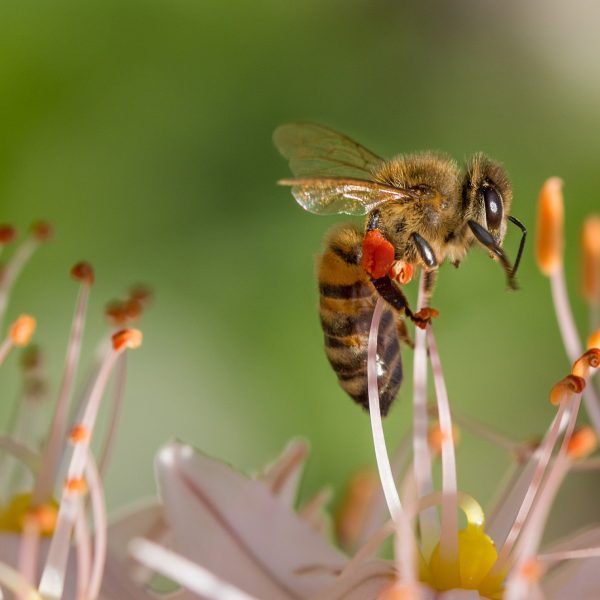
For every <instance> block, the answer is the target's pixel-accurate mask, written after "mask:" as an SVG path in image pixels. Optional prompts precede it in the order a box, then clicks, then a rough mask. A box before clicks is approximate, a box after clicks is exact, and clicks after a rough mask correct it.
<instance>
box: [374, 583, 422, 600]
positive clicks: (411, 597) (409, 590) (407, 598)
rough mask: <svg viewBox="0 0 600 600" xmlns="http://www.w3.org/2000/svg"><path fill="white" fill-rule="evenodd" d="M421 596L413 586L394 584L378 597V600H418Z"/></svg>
mask: <svg viewBox="0 0 600 600" xmlns="http://www.w3.org/2000/svg"><path fill="white" fill-rule="evenodd" d="M419 597H420V594H418V593H417V590H415V588H414V587H413V586H408V585H405V584H402V583H394V584H392V585H390V586H389V587H387V588H385V589H384V590H383V591H382V592H381V593H380V594H379V596H378V597H377V600H417V598H419Z"/></svg>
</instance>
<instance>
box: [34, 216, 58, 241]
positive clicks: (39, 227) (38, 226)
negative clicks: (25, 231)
mask: <svg viewBox="0 0 600 600" xmlns="http://www.w3.org/2000/svg"><path fill="white" fill-rule="evenodd" d="M31 234H32V235H33V237H34V238H35V239H36V240H37V241H38V242H47V241H48V240H49V239H51V238H52V236H53V235H54V230H53V229H52V225H50V223H48V222H47V221H36V222H35V223H33V224H32V225H31Z"/></svg>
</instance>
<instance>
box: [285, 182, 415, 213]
mask: <svg viewBox="0 0 600 600" xmlns="http://www.w3.org/2000/svg"><path fill="white" fill-rule="evenodd" d="M279 184H280V185H290V186H292V194H293V195H294V198H295V199H296V202H298V204H299V205H300V206H301V207H302V208H304V209H305V210H307V211H309V212H311V213H315V214H317V215H333V214H342V213H343V214H346V215H366V214H367V213H368V212H370V211H371V210H373V209H374V208H375V207H376V206H378V205H379V204H383V203H384V202H389V201H391V200H395V201H397V202H398V201H399V202H406V201H410V200H414V198H415V196H414V195H413V194H412V193H411V192H409V191H408V190H402V189H400V188H395V187H391V186H389V185H384V184H381V183H376V182H374V181H365V180H364V179H348V178H342V177H318V178H311V179H283V180H281V181H279Z"/></svg>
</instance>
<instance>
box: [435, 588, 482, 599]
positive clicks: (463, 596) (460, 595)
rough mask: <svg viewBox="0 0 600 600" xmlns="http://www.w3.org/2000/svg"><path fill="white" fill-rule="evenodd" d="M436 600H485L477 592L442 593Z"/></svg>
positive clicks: (457, 591)
mask: <svg viewBox="0 0 600 600" xmlns="http://www.w3.org/2000/svg"><path fill="white" fill-rule="evenodd" d="M435 598H436V600H483V599H482V597H481V596H480V595H479V592H477V590H448V591H447V592H440V593H438V595H437V596H436V597H435Z"/></svg>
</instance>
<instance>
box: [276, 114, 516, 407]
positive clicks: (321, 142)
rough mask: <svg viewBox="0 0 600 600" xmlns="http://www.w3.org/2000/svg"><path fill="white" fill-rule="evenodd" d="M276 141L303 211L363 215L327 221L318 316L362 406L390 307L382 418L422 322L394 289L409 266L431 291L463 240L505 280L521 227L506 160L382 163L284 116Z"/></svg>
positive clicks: (511, 277)
mask: <svg viewBox="0 0 600 600" xmlns="http://www.w3.org/2000/svg"><path fill="white" fill-rule="evenodd" d="M273 140H274V142H275V145H276V146H277V148H278V149H279V151H280V152H281V154H282V155H283V156H284V157H285V158H287V159H288V160H289V165H290V169H291V171H292V173H293V175H294V177H295V178H294V179H283V180H281V181H279V182H278V183H279V184H281V185H287V186H291V188H292V194H293V196H294V198H295V199H296V201H297V202H298V204H300V206H302V208H304V209H305V210H307V211H309V212H312V213H315V214H318V215H331V214H348V215H366V216H367V218H366V221H365V226H364V230H362V231H361V230H360V229H358V228H357V227H356V226H355V225H353V224H344V225H338V226H335V227H334V228H333V229H331V230H330V232H329V233H328V235H327V237H326V239H325V250H324V252H323V254H322V255H321V256H320V257H319V258H318V264H317V270H318V281H319V293H320V317H321V326H322V328H323V334H324V336H325V351H326V354H327V358H328V359H329V362H330V364H331V366H332V367H333V370H334V371H335V373H336V374H337V378H338V381H339V383H340V385H341V387H342V388H343V389H344V390H345V391H346V392H347V393H348V394H349V395H350V396H351V397H352V398H353V400H355V401H356V402H357V403H358V404H360V405H362V406H363V407H364V408H365V409H367V410H368V407H369V399H368V390H367V345H368V338H369V329H370V323H371V319H372V315H373V310H374V308H375V304H376V302H377V300H378V298H379V297H381V298H383V299H384V300H385V301H386V302H387V307H386V309H385V310H384V312H383V315H382V319H381V325H380V329H379V334H378V340H377V342H378V344H377V348H378V353H377V376H378V386H379V393H380V405H381V413H382V414H383V415H386V414H387V412H388V410H389V408H390V406H391V404H392V402H393V400H394V398H395V397H396V394H397V392H398V389H399V387H400V384H401V383H402V361H401V356H400V342H401V341H403V342H407V343H409V344H410V338H409V336H408V333H407V330H406V325H405V321H404V319H403V318H402V317H404V316H405V317H408V318H409V319H410V320H412V321H413V322H414V323H415V325H416V326H418V327H425V326H426V325H427V324H428V323H429V322H430V319H431V318H432V316H436V312H437V311H434V310H433V309H429V308H423V309H422V310H420V311H419V312H416V313H414V312H413V311H412V310H411V309H410V307H409V305H408V301H407V299H406V296H405V295H404V293H403V292H402V289H401V285H403V284H406V283H408V282H409V281H410V280H411V278H412V277H413V274H414V272H415V270H416V269H419V268H421V269H423V270H424V272H425V279H424V291H425V295H426V298H429V297H430V296H431V293H432V291H433V287H434V285H435V280H436V274H437V270H438V268H439V266H440V264H441V263H442V262H443V261H444V260H446V259H447V260H449V261H450V262H451V263H452V264H454V266H456V267H458V265H459V264H460V262H461V261H462V259H463V258H464V257H465V255H466V254H467V252H468V251H469V249H470V248H471V246H473V245H474V244H476V243H479V244H481V245H482V246H483V247H484V248H486V249H487V250H488V252H489V254H490V256H491V257H492V258H494V259H496V260H497V261H498V262H499V263H500V264H501V266H502V267H503V269H504V271H505V273H506V276H507V281H508V287H509V288H511V289H516V288H517V284H516V279H515V274H516V271H517V268H518V265H519V262H520V259H521V255H522V252H523V248H524V244H525V238H526V235H527V231H526V229H525V227H524V226H523V224H522V223H521V222H520V221H519V220H518V219H516V218H514V217H512V216H509V212H510V209H511V204H512V187H511V184H510V181H509V179H508V176H507V174H506V172H505V170H504V169H503V167H502V166H501V165H500V164H498V163H497V162H494V161H492V160H490V159H489V158H487V157H486V156H484V155H483V154H476V155H474V156H473V157H472V158H471V159H470V160H469V161H468V162H467V165H466V168H465V169H464V170H461V169H460V168H459V167H458V165H457V163H456V162H455V161H454V160H452V159H451V158H449V157H447V156H445V155H443V154H438V153H433V152H423V153H419V154H409V155H401V156H396V157H395V158H392V159H391V160H384V159H383V158H381V157H379V156H377V155H376V154H373V153H372V152H370V151H369V150H367V149H366V148H364V147H363V146H361V145H360V144H358V143H356V142H354V141H353V140H351V139H350V138H348V137H346V136H344V135H342V134H340V133H337V132H335V131H333V130H331V129H329V128H327V127H323V126H321V125H315V124H310V123H290V124H286V125H282V126H280V127H279V128H277V129H276V131H275V133H274V135H273ZM508 221H510V222H512V223H513V224H515V225H517V226H518V227H519V228H520V229H521V231H522V236H521V242H520V245H519V250H518V254H517V259H516V261H515V264H514V266H512V264H511V263H510V261H509V259H508V257H507V256H506V254H505V252H504V250H503V249H502V242H503V240H504V236H505V234H506V229H507V222H508Z"/></svg>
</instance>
